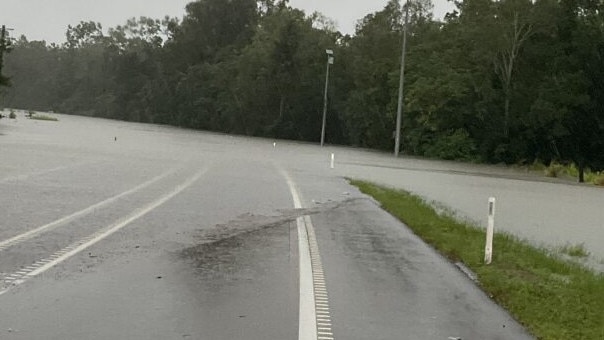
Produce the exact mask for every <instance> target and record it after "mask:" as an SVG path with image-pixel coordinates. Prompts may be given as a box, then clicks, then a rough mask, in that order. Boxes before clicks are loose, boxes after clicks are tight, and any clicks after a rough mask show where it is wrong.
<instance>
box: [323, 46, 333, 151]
mask: <svg viewBox="0 0 604 340" xmlns="http://www.w3.org/2000/svg"><path fill="white" fill-rule="evenodd" d="M325 53H327V73H326V74H325V96H324V97H323V125H322V126H321V147H323V144H325V125H326V123H327V90H328V89H329V65H333V62H334V57H333V51H332V50H326V51H325Z"/></svg>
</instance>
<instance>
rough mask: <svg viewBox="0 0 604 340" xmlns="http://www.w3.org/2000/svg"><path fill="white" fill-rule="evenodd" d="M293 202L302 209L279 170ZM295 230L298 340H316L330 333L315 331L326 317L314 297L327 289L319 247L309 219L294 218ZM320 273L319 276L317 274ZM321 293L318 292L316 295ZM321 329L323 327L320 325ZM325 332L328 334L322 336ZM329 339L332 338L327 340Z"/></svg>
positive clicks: (325, 308)
mask: <svg viewBox="0 0 604 340" xmlns="http://www.w3.org/2000/svg"><path fill="white" fill-rule="evenodd" d="M281 172H282V174H283V177H284V178H285V180H286V182H287V185H288V187H289V190H290V192H291V195H292V200H293V201H294V207H295V208H296V209H301V208H302V201H301V200H300V194H299V193H298V190H297V189H296V185H295V183H294V181H293V180H292V179H291V177H290V176H289V174H288V173H287V172H286V171H285V170H281ZM296 224H297V227H298V251H299V260H300V303H299V304H300V311H299V324H298V340H318V339H322V338H323V337H322V336H323V335H326V334H329V335H330V336H333V334H332V333H331V328H329V329H325V328H322V329H321V330H320V331H319V329H318V328H317V322H320V321H323V320H324V318H323V317H320V316H318V315H319V314H326V313H327V314H328V313H329V306H328V305H327V306H323V305H324V304H326V303H327V302H326V301H324V300H323V301H321V302H317V300H316V297H317V295H320V296H326V293H327V290H326V287H325V283H324V281H323V270H322V265H321V260H320V256H319V248H318V244H317V240H316V237H315V232H314V227H313V225H312V221H311V219H310V216H301V217H298V218H297V219H296ZM319 271H320V273H321V274H320V275H318V274H319ZM318 292H321V293H318ZM323 326H325V325H324V324H323ZM325 331H328V332H329V333H324V332H325ZM330 339H333V338H331V337H330Z"/></svg>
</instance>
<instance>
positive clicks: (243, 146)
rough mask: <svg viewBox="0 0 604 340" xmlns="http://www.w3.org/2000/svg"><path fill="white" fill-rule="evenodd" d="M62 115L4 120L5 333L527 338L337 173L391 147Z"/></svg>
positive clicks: (368, 173)
mask: <svg viewBox="0 0 604 340" xmlns="http://www.w3.org/2000/svg"><path fill="white" fill-rule="evenodd" d="M58 117H59V119H60V121H59V122H40V121H33V120H26V119H24V118H23V116H22V114H20V116H19V119H18V120H17V121H8V120H3V121H2V122H0V159H1V161H0V216H2V219H1V220H0V338H1V339H83V338H85V339H183V338H184V339H323V340H329V339H449V338H461V339H525V338H526V339H529V338H530V337H529V336H528V335H526V334H525V333H524V330H523V329H522V328H521V327H520V326H519V325H518V324H517V323H516V322H515V321H514V320H512V319H511V318H510V316H509V315H508V314H507V313H506V312H505V311H503V310H502V309H501V308H499V307H498V306H496V305H495V304H493V303H492V302H491V301H490V300H489V299H488V297H487V296H485V294H484V293H482V292H481V291H480V290H479V289H478V288H476V287H475V285H474V284H473V283H472V282H471V281H470V280H469V279H468V278H466V277H465V276H464V275H463V274H462V273H461V272H460V271H458V270H457V269H456V268H455V267H453V266H452V265H451V264H449V263H448V262H447V261H446V260H444V259H443V258H442V257H440V256H439V255H437V254H436V253H435V252H434V251H432V250H431V249H430V248H429V247H427V246H426V245H425V244H424V243H423V242H421V240H419V239H418V238H417V237H415V236H414V235H413V234H412V233H411V232H410V231H409V230H408V229H407V228H406V227H405V226H404V225H402V224H401V223H400V222H398V221H396V220H395V219H394V218H392V217H391V216H390V215H388V214H386V213H385V212H383V211H382V210H381V209H379V207H378V206H377V205H375V204H374V203H373V202H372V200H370V199H368V198H367V197H366V196H364V195H362V194H360V193H359V192H358V191H357V190H355V189H354V188H352V187H351V186H349V185H348V184H347V182H346V181H345V180H343V179H342V178H341V177H340V174H342V173H343V172H346V173H349V174H354V173H355V172H356V173H360V172H363V171H365V172H364V173H363V176H359V177H366V178H371V177H372V176H375V175H376V173H378V172H377V171H378V170H375V169H374V168H368V167H367V166H366V165H362V164H360V165H355V164H352V163H353V162H357V163H363V162H368V161H373V160H382V161H383V162H386V159H387V157H383V156H379V155H376V154H371V153H364V152H360V151H353V150H350V149H335V150H338V151H337V152H338V154H342V157H343V158H344V159H345V160H346V161H347V162H348V164H342V165H341V166H340V164H338V169H337V170H336V171H334V170H330V169H329V167H328V152H330V151H331V149H329V150H328V149H320V148H318V147H316V146H314V145H307V144H296V143H286V142H277V146H276V147H273V144H272V141H268V140H264V139H250V138H243V137H231V136H227V135H220V134H212V133H203V132H196V131H188V130H181V129H176V128H170V127H160V126H154V125H143V124H131V123H123V122H116V121H108V120H100V119H91V118H84V117H74V116H64V115H59V116H58ZM409 162H411V163H409V164H407V163H406V161H405V160H401V161H400V162H399V163H397V164H399V165H402V166H405V165H407V166H416V165H418V164H419V163H417V162H416V161H409ZM419 165H422V164H419ZM381 169H385V170H379V171H391V172H396V171H399V170H396V169H392V168H388V167H383V168H381ZM400 171H401V172H403V173H405V174H409V173H414V172H415V173H416V178H415V179H414V180H411V179H410V178H407V180H410V181H412V182H413V183H415V182H414V181H415V180H417V178H418V177H417V176H420V175H421V174H423V172H421V171H416V170H400ZM445 175H449V176H454V175H451V174H446V173H443V174H439V176H445ZM431 176H432V175H431ZM434 176H437V175H434ZM455 176H457V175H455ZM466 177H468V181H469V180H470V178H474V177H473V176H466ZM384 178H386V179H388V178H387V176H385V177H384ZM481 180H485V179H481ZM495 180H496V179H493V181H495ZM413 183H411V184H413ZM415 185H417V186H418V187H420V188H424V189H426V188H429V185H428V184H424V186H423V187H422V186H421V185H420V184H418V183H415ZM431 185H435V184H434V183H432V184H431ZM457 185H461V183H459V181H457ZM410 189H415V188H414V187H413V186H411V187H410ZM457 194H458V195H460V196H463V195H464V193H461V192H460V193H457ZM468 195H474V192H472V191H470V192H469V194H468ZM467 200H470V199H467Z"/></svg>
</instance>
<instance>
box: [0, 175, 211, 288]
mask: <svg viewBox="0 0 604 340" xmlns="http://www.w3.org/2000/svg"><path fill="white" fill-rule="evenodd" d="M206 171H207V169H204V170H202V171H199V172H198V173H196V174H195V175H194V176H192V177H190V178H189V179H187V180H186V181H185V182H184V183H182V184H181V185H179V186H177V187H176V188H175V189H174V190H172V191H171V192H169V193H168V194H166V195H164V196H162V197H160V198H159V199H157V200H155V201H154V202H152V203H150V204H148V205H146V206H145V207H143V208H141V209H138V210H136V211H134V212H133V213H132V214H130V215H129V216H127V217H126V218H124V219H121V220H119V221H117V222H115V223H114V224H112V225H110V226H108V227H107V228H104V229H102V230H100V231H97V232H96V233H94V234H92V235H90V236H87V237H85V238H83V239H81V240H79V241H78V242H76V243H74V244H72V245H70V246H67V247H65V248H63V249H61V250H59V251H57V252H56V253H54V254H53V255H51V256H49V258H47V259H42V260H39V261H36V262H35V263H34V264H33V265H31V266H28V267H26V268H32V269H31V270H29V271H28V272H27V273H26V274H24V275H17V274H12V275H9V276H8V278H9V279H10V278H13V279H12V280H13V282H12V284H11V285H10V287H6V286H5V287H0V295H2V294H4V293H6V292H7V291H8V290H9V289H10V288H12V287H15V286H18V285H20V284H22V283H24V282H25V281H26V279H29V278H32V277H34V276H37V275H40V274H42V273H44V272H45V271H47V270H49V269H50V268H52V267H54V266H56V265H58V264H60V263H62V262H64V261H66V260H68V259H69V258H71V257H73V256H74V255H76V254H78V253H80V252H81V251H83V250H85V249H86V248H88V247H90V246H92V245H94V244H96V243H98V242H99V241H101V240H103V239H105V238H107V237H108V236H110V235H112V234H114V233H115V232H117V231H119V230H120V229H122V228H124V227H125V226H127V225H128V224H130V223H132V222H134V221H135V220H137V219H139V218H141V217H143V216H144V215H146V214H148V213H149V212H151V211H152V210H154V209H156V208H157V207H159V206H161V205H162V204H164V203H166V202H167V201H169V200H170V199H172V198H173V197H174V196H176V195H178V194H179V193H181V192H182V191H183V190H185V189H186V188H188V187H189V186H191V185H192V184H193V183H195V181H197V180H198V179H199V178H200V177H201V176H202V175H203V174H204V173H205V172H206ZM59 253H61V254H59ZM15 279H19V280H15ZM4 281H7V278H5V279H4Z"/></svg>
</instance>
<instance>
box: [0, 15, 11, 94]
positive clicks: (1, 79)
mask: <svg viewBox="0 0 604 340" xmlns="http://www.w3.org/2000/svg"><path fill="white" fill-rule="evenodd" d="M8 52H10V40H9V39H8V33H7V32H6V26H4V25H2V27H1V28H0V87H2V86H8V85H9V78H8V77H6V76H4V75H3V73H2V67H3V66H4V54H5V53H8Z"/></svg>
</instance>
